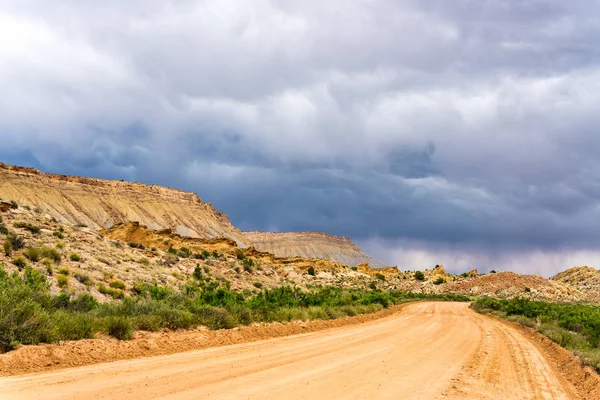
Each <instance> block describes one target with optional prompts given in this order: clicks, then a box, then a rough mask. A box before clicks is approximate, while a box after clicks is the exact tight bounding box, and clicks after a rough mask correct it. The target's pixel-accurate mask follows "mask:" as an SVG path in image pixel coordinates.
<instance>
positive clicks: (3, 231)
mask: <svg viewBox="0 0 600 400" xmlns="http://www.w3.org/2000/svg"><path fill="white" fill-rule="evenodd" d="M0 235H8V228H7V227H6V225H4V224H3V223H2V222H1V221H0Z"/></svg>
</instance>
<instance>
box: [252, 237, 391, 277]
mask: <svg viewBox="0 0 600 400" xmlns="http://www.w3.org/2000/svg"><path fill="white" fill-rule="evenodd" d="M244 237H245V239H246V241H247V242H248V243H250V244H251V245H252V246H253V247H254V248H256V249H257V250H260V251H265V252H269V253H273V254H275V255H276V256H278V257H303V258H321V259H324V260H332V261H336V262H339V263H343V264H346V265H348V266H350V267H356V266H358V265H361V264H369V266H370V267H372V268H386V267H387V265H385V264H384V263H382V262H380V261H377V260H375V259H373V258H372V257H370V256H368V255H366V254H365V253H363V252H362V250H361V249H360V248H359V247H358V246H357V245H356V244H354V243H353V242H352V241H351V240H350V239H349V238H346V237H341V236H331V235H327V234H325V233H317V232H285V233H278V232H277V233H276V232H244Z"/></svg>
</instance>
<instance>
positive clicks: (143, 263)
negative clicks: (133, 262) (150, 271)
mask: <svg viewBox="0 0 600 400" xmlns="http://www.w3.org/2000/svg"><path fill="white" fill-rule="evenodd" d="M137 262H138V263H139V264H142V265H145V266H148V265H150V260H148V259H147V258H146V257H142V258H140V259H139V260H137Z"/></svg>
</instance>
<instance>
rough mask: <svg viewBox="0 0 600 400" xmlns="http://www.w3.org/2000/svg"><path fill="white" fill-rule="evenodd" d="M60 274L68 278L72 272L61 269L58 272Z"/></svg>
mask: <svg viewBox="0 0 600 400" xmlns="http://www.w3.org/2000/svg"><path fill="white" fill-rule="evenodd" d="M58 273H59V274H61V275H65V276H67V275H69V273H70V272H69V270H68V269H66V268H61V269H59V270H58Z"/></svg>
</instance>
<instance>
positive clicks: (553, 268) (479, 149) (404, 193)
mask: <svg viewBox="0 0 600 400" xmlns="http://www.w3.org/2000/svg"><path fill="white" fill-rule="evenodd" d="M599 16H600V2H597V1H570V2H565V1H558V0H486V1H482V0H453V1H447V0H428V1H418V0H412V1H411V0H387V1H386V0H361V1H352V2H351V1H347V0H328V1H322V0H320V1H312V0H305V1H284V0H272V1H260V0H257V1H233V0H231V1H192V0H178V1H175V0H172V1H166V0H129V1H127V2H123V1H121V0H104V1H101V2H99V1H92V0H72V1H68V0H63V1H59V0H56V1H48V0H19V1H13V0H0V161H4V162H7V163H11V164H19V165H29V166H34V167H37V168H41V169H43V170H44V171H47V172H54V173H64V174H77V175H88V176H97V177H103V178H113V179H126V180H135V181H142V182H145V183H158V184H162V185H167V186H171V187H178V188H182V189H185V190H191V191H194V192H196V193H198V194H199V195H200V197H202V198H203V199H204V200H206V201H209V202H211V203H213V204H214V205H215V206H216V207H217V208H218V209H219V210H221V211H223V212H225V213H227V214H229V216H230V218H231V220H232V222H233V223H234V224H235V225H236V226H238V227H240V228H242V229H245V230H254V229H259V230H273V231H306V230H316V231H324V232H328V233H331V234H336V235H344V236H349V237H351V238H352V239H353V240H355V241H356V242H357V243H359V244H360V245H361V246H362V247H363V249H364V250H366V251H367V252H368V253H370V254H371V255H373V256H374V257H376V258H379V259H381V260H382V261H385V262H388V263H390V264H392V265H396V264H397V265H398V266H399V267H401V268H403V269H412V270H414V269H417V268H425V267H430V266H432V265H435V264H444V265H446V266H447V268H448V269H450V270H453V271H456V272H460V271H463V270H467V269H471V268H479V269H480V270H483V271H485V270H489V269H492V268H494V269H497V270H501V269H507V270H514V271H518V272H530V273H538V274H542V275H544V276H550V275H552V274H553V273H555V272H557V271H558V270H561V269H565V268H568V267H571V266H574V265H591V266H596V267H600V202H599V198H600V131H599V129H600V45H599V43H600V17H599Z"/></svg>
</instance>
